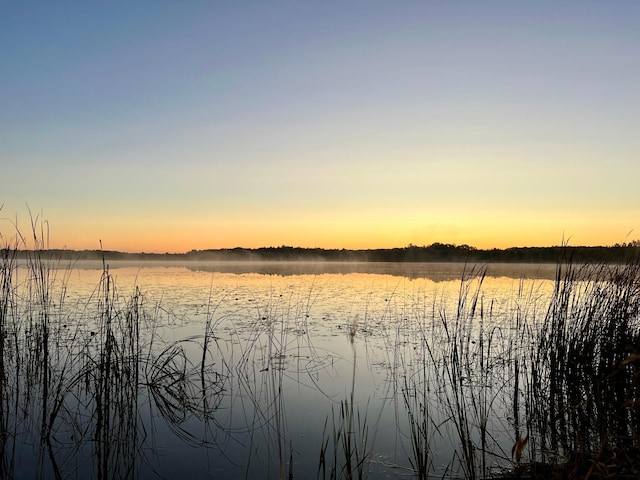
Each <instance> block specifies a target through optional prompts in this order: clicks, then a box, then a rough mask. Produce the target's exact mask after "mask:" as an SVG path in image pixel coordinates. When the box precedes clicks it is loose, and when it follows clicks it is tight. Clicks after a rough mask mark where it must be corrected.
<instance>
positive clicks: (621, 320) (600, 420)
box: [527, 258, 640, 478]
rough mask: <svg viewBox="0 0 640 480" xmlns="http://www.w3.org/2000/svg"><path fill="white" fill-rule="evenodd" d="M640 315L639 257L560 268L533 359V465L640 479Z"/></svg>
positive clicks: (530, 405)
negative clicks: (597, 470)
mask: <svg viewBox="0 0 640 480" xmlns="http://www.w3.org/2000/svg"><path fill="white" fill-rule="evenodd" d="M639 312H640V264H639V262H638V258H633V259H630V261H629V262H627V263H626V264H624V265H583V266H578V265H573V264H571V263H570V262H569V261H567V262H565V263H561V264H559V265H558V271H557V278H556V283H555V290H554V294H553V297H552V299H551V302H550V305H549V309H548V311H547V314H546V316H545V319H544V322H543V323H542V325H541V327H540V329H539V331H538V334H537V337H536V338H535V341H534V342H533V348H532V351H531V352H530V356H529V369H530V378H529V381H528V385H527V389H528V397H527V403H528V408H527V410H528V417H529V420H528V429H529V430H530V432H531V439H532V442H533V444H534V448H533V449H532V452H533V453H532V455H533V458H532V461H534V462H538V464H541V465H549V464H557V465H558V466H559V467H562V468H564V469H566V470H567V471H569V472H571V474H575V475H586V472H587V471H591V472H592V473H591V475H592V478H595V477H594V476H593V475H595V473H594V470H593V469H591V468H590V467H591V465H596V464H597V466H598V469H599V470H600V472H598V474H599V475H601V474H602V475H604V473H603V472H605V473H606V474H609V475H620V474H638V473H640V460H638V459H640V456H638V455H637V454H638V452H640V437H639V436H638V433H637V432H638V431H640V423H639V420H640V415H639V413H640V411H639V407H640V404H639V401H638V398H640V397H639V393H640V391H639V390H638V386H639V382H638V377H639V375H638V372H639V370H638V369H639V367H640V355H638V345H640V323H639V322H640V320H639ZM596 459H597V460H596ZM608 461H610V462H611V463H607V462H608ZM532 464H533V465H535V463H532ZM594 468H595V467H594Z"/></svg>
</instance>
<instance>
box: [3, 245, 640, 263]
mask: <svg viewBox="0 0 640 480" xmlns="http://www.w3.org/2000/svg"><path fill="white" fill-rule="evenodd" d="M5 253H6V252H5ZM27 253H28V252H27V251H18V252H14V254H15V255H17V256H18V257H26V255H27ZM40 253H41V254H44V255H46V256H47V257H51V258H56V259H60V260H102V259H105V260H110V261H113V260H177V261H185V260H187V261H332V262H467V263H491V262H493V263H556V262H558V260H560V259H571V260H572V261H574V262H598V263H619V262H623V261H627V260H629V259H630V258H632V257H637V256H638V255H639V254H640V241H638V240H635V241H633V242H630V243H623V244H616V245H613V246H608V247H585V246H582V247H580V246H578V247H572V246H554V247H513V248H506V249H497V248H494V249H488V250H481V249H477V248H475V247H471V246H469V245H453V244H448V243H432V244H431V245H428V246H416V245H411V244H410V245H408V246H406V247H402V248H387V249H364V250H347V249H324V248H302V247H291V246H286V245H283V246H280V247H262V248H241V247H237V248H230V249H226V248H225V249H209V250H191V251H190V252H187V253H164V254H160V253H124V252H116V251H107V250H82V251H75V250H55V249H54V250H45V251H41V252H40Z"/></svg>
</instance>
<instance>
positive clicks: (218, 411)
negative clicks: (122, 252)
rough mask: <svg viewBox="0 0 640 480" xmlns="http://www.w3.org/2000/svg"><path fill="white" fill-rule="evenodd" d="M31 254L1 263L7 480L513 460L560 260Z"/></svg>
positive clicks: (298, 473)
mask: <svg viewBox="0 0 640 480" xmlns="http://www.w3.org/2000/svg"><path fill="white" fill-rule="evenodd" d="M36 266H37V265H36ZM40 267H42V268H41V269H39V268H35V269H34V267H33V265H32V266H31V267H27V266H24V265H22V266H20V267H17V266H15V268H14V267H12V270H11V271H12V278H11V282H12V283H11V285H12V287H11V289H10V291H7V292H5V295H4V298H5V302H4V305H5V306H6V307H7V308H6V310H5V316H4V318H3V326H4V327H3V332H4V333H3V336H4V338H5V343H4V346H3V349H4V357H5V360H4V362H3V365H2V372H3V376H4V377H3V378H4V387H3V388H4V392H5V394H4V399H3V405H2V419H0V420H2V422H3V426H4V432H5V435H4V437H3V441H2V447H3V455H2V462H3V463H2V470H3V472H4V473H5V474H6V475H8V476H15V477H19V478H38V477H45V478H49V477H51V478H54V477H56V476H57V477H59V478H89V477H91V478H116V477H117V478H140V479H148V478H149V479H150V478H191V479H205V478H292V477H291V476H293V477H295V478H317V477H318V478H330V477H331V476H332V475H334V476H336V477H338V478H359V475H363V476H366V477H367V478H372V479H376V478H412V477H413V478H415V477H416V476H419V472H421V471H422V472H423V473H424V472H428V473H429V474H431V475H437V476H438V477H443V476H444V477H459V478H464V477H468V476H469V474H470V469H472V470H473V471H474V472H476V473H477V472H482V473H485V474H486V473H493V474H495V473H498V472H500V471H502V470H503V469H505V468H507V469H508V468H512V467H513V465H514V460H513V457H512V453H511V448H512V446H513V445H514V442H515V441H516V440H517V438H518V437H519V436H520V432H522V431H523V430H522V429H523V424H524V419H523V418H522V417H523V415H524V413H523V411H521V410H519V408H524V407H522V405H521V403H522V402H523V400H521V399H519V397H518V394H516V395H515V398H516V399H515V402H514V389H515V391H516V392H517V391H518V390H519V389H522V388H523V387H522V385H521V384H519V383H518V381H519V380H518V379H519V375H520V373H519V372H518V370H517V368H518V367H517V363H518V362H517V361H516V362H515V363H514V361H513V360H514V358H516V357H517V355H518V353H517V352H518V351H520V350H521V349H523V348H526V345H525V344H526V343H527V342H528V341H529V337H526V336H525V335H524V334H523V332H524V331H525V328H524V326H525V325H526V326H527V328H530V327H531V326H534V325H536V324H537V323H539V322H542V320H543V319H544V317H545V314H546V312H547V309H548V306H549V299H550V298H551V295H552V293H553V289H554V281H553V279H554V278H555V275H556V266H555V265H549V264H541V265H531V264H526V265H524V264H522V265H521V264H490V265H483V266H469V265H462V264H429V263H354V264H344V263H330V262H320V263H304V262H302V263H287V262H283V263H270V262H263V263H249V262H246V263H244V262H243V263H212V264H208V263H184V264H176V263H164V264H163V263H141V264H127V263H118V262H111V263H110V264H109V265H108V271H105V269H104V267H103V265H102V264H99V263H89V262H84V263H83V262H76V263H73V264H71V265H66V264H64V265H60V264H56V265H45V266H42V265H40ZM34 272H35V273H34ZM5 276H6V272H5ZM514 367H515V370H514ZM471 391H473V392H478V391H480V392H481V393H480V394H479V395H475V393H474V396H473V397H470V396H467V394H468V393H469V392H471ZM518 405H519V406H518ZM471 444H473V448H472V449H471V450H469V449H468V448H467V446H468V445H471ZM480 447H482V448H481V449H480ZM480 450H481V452H482V453H479V452H480ZM482 473H481V474H482Z"/></svg>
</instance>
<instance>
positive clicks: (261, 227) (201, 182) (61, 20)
mask: <svg viewBox="0 0 640 480" xmlns="http://www.w3.org/2000/svg"><path fill="white" fill-rule="evenodd" d="M0 12H1V14H0V64H1V65H3V67H2V75H0V166H1V167H2V171H3V174H2V176H1V177H0V204H4V207H3V209H2V212H1V214H0V216H4V217H6V218H12V219H13V218H15V217H16V215H17V216H18V217H19V218H20V220H19V223H20V225H21V226H24V225H25V224H26V221H25V220H23V218H24V217H25V214H26V207H25V205H27V204H28V205H29V207H30V208H31V210H32V211H34V212H36V213H37V214H38V215H41V217H42V218H46V219H48V221H49V223H50V225H51V232H52V234H51V243H52V245H51V246H54V247H62V246H66V247H68V248H97V246H98V242H99V240H102V241H103V242H104V243H105V244H106V247H108V248H110V249H119V250H129V251H186V250H190V249H191V248H216V247H234V246H249V247H258V246H265V245H267V246H268V245H281V244H287V245H297V246H309V247H316V246H318V247H337V248H340V247H345V248H377V247H391V246H404V245H407V244H409V243H413V244H419V245H420V244H429V243H432V242H435V241H440V242H447V243H449V242H450V243H467V244H471V245H475V246H478V247H493V246H497V247H507V246H519V245H553V244H558V243H560V242H561V241H562V240H563V238H564V239H566V238H570V242H571V243H573V244H593V245H601V244H612V243H615V242H623V241H628V240H630V239H632V238H637V237H638V236H640V235H638V234H637V230H635V229H637V228H639V227H640V225H639V223H640V194H639V193H638V189H637V185H638V181H639V180H640V162H639V161H638V158H637V157H638V152H640V148H639V147H640V135H639V133H640V132H639V129H640V123H639V122H638V119H639V116H640V108H639V107H640V94H639V93H640V92H639V87H638V86H639V85H640V63H639V62H638V61H637V59H638V58H640V33H639V30H640V29H638V28H637V25H639V24H640V4H637V3H636V2H608V3H607V2H506V1H505V2H362V1H358V2H180V3H179V2H130V3H126V2H110V3H97V2H40V3H38V2H29V3H27V2H3V3H2V4H0ZM21 228H22V227H21ZM10 230H11V225H10V222H7V221H4V222H3V223H2V224H0V231H1V232H4V235H5V237H6V236H8V235H10ZM630 231H632V233H631V235H630V237H629V236H628V233H629V232H630Z"/></svg>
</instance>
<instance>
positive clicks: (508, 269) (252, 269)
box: [74, 260, 556, 282]
mask: <svg viewBox="0 0 640 480" xmlns="http://www.w3.org/2000/svg"><path fill="white" fill-rule="evenodd" d="M109 266H110V268H111V269H119V268H151V267H166V268H172V267H181V268H185V269H187V270H190V271H193V272H209V273H213V272H216V273H235V274H245V273H256V274H261V275H281V276H294V275H322V274H343V275H344V274H350V273H368V274H373V275H391V276H394V277H404V278H407V279H419V278H423V279H428V280H432V281H434V282H441V281H448V280H460V279H461V278H462V276H463V274H464V272H465V271H469V270H471V269H472V268H474V265H467V264H464V263H425V262H421V263H416V262H275V261H274V262H265V261H262V262H251V261H246V262H183V261H164V262H162V261H140V262H130V261H118V260H116V261H111V262H109ZM480 266H483V267H486V270H487V276H490V277H508V278H515V279H520V278H528V279H546V280H552V279H554V278H555V273H556V265H555V264H550V263H489V264H486V265H480ZM475 267H476V268H477V267H478V265H476V266H475ZM74 268H79V269H90V270H91V269H93V270H96V269H100V268H101V264H100V263H99V262H94V261H84V260H83V261H79V262H77V263H75V264H74Z"/></svg>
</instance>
